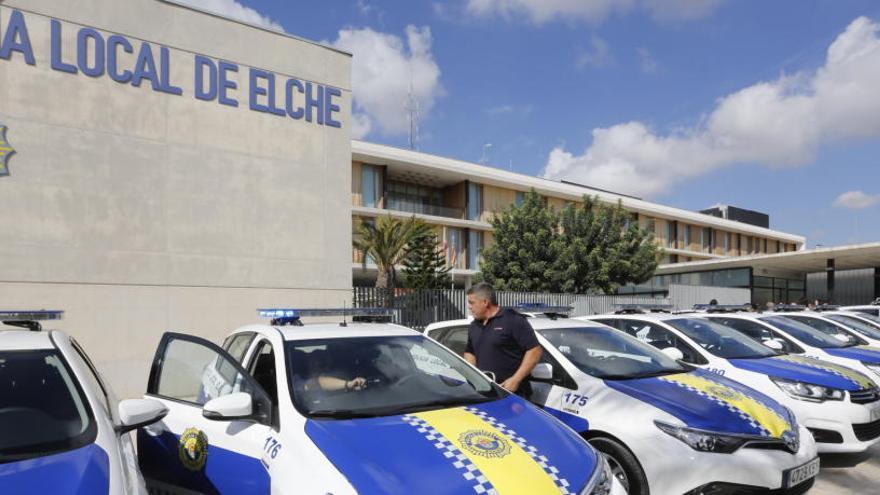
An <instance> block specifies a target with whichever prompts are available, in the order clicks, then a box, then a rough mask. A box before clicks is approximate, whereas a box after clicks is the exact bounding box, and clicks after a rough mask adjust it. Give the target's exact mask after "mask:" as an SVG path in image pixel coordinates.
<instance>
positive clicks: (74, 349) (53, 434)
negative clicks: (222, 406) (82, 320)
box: [0, 311, 167, 495]
mask: <svg viewBox="0 0 880 495" xmlns="http://www.w3.org/2000/svg"><path fill="white" fill-rule="evenodd" d="M62 313H63V312H61V311H0V321H2V323H3V325H0V492H2V493H10V494H12V493H88V494H126V495H128V494H137V495H141V494H143V495H146V493H147V491H146V488H145V486H144V482H143V479H142V478H141V475H140V472H139V471H138V469H137V462H136V458H135V453H134V448H133V445H132V442H131V438H130V436H129V435H128V432H130V431H132V430H135V429H137V428H139V427H142V426H145V425H147V424H150V423H152V422H155V421H158V420H160V419H161V418H162V417H163V416H164V415H165V413H166V412H167V409H166V408H165V407H164V406H163V405H162V404H160V403H159V402H156V401H152V400H143V399H132V400H124V401H121V402H117V400H116V398H115V397H114V396H113V393H112V391H111V390H110V389H109V388H108V387H107V385H106V384H105V382H104V380H103V379H102V378H101V375H100V374H99V373H98V372H97V371H96V370H95V367H94V366H93V365H92V363H91V361H89V358H88V357H87V356H86V354H85V352H83V350H82V348H81V347H80V346H79V344H77V343H76V341H75V340H73V338H71V337H70V336H69V335H67V334H65V333H63V332H60V331H57V330H51V331H42V326H41V325H42V324H41V322H43V321H47V320H58V319H60V318H61V317H62Z"/></svg>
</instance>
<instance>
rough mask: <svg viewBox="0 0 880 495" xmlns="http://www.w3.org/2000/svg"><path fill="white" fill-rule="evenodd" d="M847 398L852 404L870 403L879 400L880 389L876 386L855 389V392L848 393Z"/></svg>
mask: <svg viewBox="0 0 880 495" xmlns="http://www.w3.org/2000/svg"><path fill="white" fill-rule="evenodd" d="M849 400H850V401H852V403H853V404H870V403H872V402H877V401H878V400H880V391H878V390H877V389H876V388H869V389H866V390H856V391H855V392H850V393H849Z"/></svg>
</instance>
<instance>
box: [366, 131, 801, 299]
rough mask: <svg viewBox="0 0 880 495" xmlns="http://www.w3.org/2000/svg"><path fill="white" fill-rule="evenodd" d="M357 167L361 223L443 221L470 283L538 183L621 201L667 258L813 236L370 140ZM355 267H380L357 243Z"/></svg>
mask: <svg viewBox="0 0 880 495" xmlns="http://www.w3.org/2000/svg"><path fill="white" fill-rule="evenodd" d="M351 167H352V181H351V184H352V190H351V205H352V206H351V208H352V223H353V225H357V223H358V222H362V221H365V220H366V221H369V219H371V218H375V217H376V216H379V215H386V214H390V215H392V216H396V217H399V218H408V217H411V216H413V215H415V216H416V217H418V218H421V219H423V220H425V221H426V222H428V223H429V224H431V225H433V226H434V227H435V230H436V232H437V234H438V237H439V239H440V240H441V242H442V244H443V248H444V249H445V251H446V257H447V262H448V263H449V266H450V267H452V272H451V273H452V275H453V279H454V282H455V284H456V285H457V286H462V285H465V286H466V285H468V284H469V283H470V281H471V279H472V277H473V276H474V275H475V274H476V273H477V272H478V271H479V265H480V251H481V250H482V249H483V248H484V247H486V246H490V245H492V243H493V242H494V239H493V236H492V226H491V224H490V220H491V219H492V217H493V216H494V215H495V214H496V212H499V211H501V210H503V209H504V208H506V207H508V206H510V205H515V204H518V203H520V202H521V201H522V200H523V198H524V196H525V193H526V192H528V191H530V190H531V189H534V190H536V191H537V192H538V193H540V194H541V195H543V196H544V197H545V198H546V199H547V202H548V204H549V205H551V206H553V207H554V208H557V209H561V208H564V207H565V206H566V205H567V204H568V203H572V202H580V201H582V198H583V197H584V195H589V196H597V197H598V198H599V199H600V200H601V201H604V202H608V203H617V202H618V201H620V202H621V203H622V204H623V207H624V208H626V209H627V210H628V211H630V212H632V214H633V218H634V219H635V220H636V221H638V223H639V225H640V226H641V227H642V228H645V229H647V230H649V231H651V232H653V233H654V237H655V239H656V242H657V243H658V244H659V245H660V246H661V247H662V248H663V250H664V255H663V258H662V259H661V260H660V263H661V265H671V264H676V263H683V262H691V261H699V260H710V259H723V258H729V257H736V256H747V255H756V254H774V253H784V252H793V251H798V250H800V249H803V247H804V244H805V242H806V240H805V239H804V237H802V236H799V235H793V234H787V233H785V232H780V231H777V230H772V229H769V228H766V227H760V226H756V225H751V224H748V223H743V222H739V221H733V220H728V219H725V218H719V217H717V216H714V215H710V214H704V213H700V212H694V211H688V210H683V209H679V208H673V207H669V206H664V205H661V204H658V203H652V202H650V201H644V200H642V199H639V198H633V197H630V196H625V195H620V194H614V193H610V192H607V191H602V190H598V189H593V188H589V187H585V186H581V185H577V184H573V183H568V182H558V181H551V180H546V179H541V178H537V177H531V176H528V175H523V174H517V173H514V172H509V171H506V170H501V169H496V168H492V167H486V166H482V165H477V164H474V163H469V162H463V161H459V160H453V159H449V158H444V157H439V156H435V155H430V154H426V153H419V152H415V151H411V150H404V149H399V148H394V147H391V146H384V145H379V144H374V143H367V142H362V141H353V142H352V166H351ZM352 270H353V274H354V283H355V285H371V284H372V283H373V281H374V280H375V267H373V266H372V265H371V264H370V263H367V264H366V267H365V266H364V263H363V257H362V255H361V253H359V252H358V251H357V250H353V253H352ZM661 282H662V281H661ZM640 292H642V293H645V292H651V291H648V290H642V291H640ZM661 292H662V291H661Z"/></svg>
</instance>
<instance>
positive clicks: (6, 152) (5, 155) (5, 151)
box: [0, 125, 15, 177]
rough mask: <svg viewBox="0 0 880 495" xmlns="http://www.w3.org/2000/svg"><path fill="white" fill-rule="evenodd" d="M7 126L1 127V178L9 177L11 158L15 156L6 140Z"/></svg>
mask: <svg viewBox="0 0 880 495" xmlns="http://www.w3.org/2000/svg"><path fill="white" fill-rule="evenodd" d="M6 129H7V127H6V126H5V125H0V177H2V176H4V175H9V158H10V157H11V156H12V155H14V154H15V150H14V149H12V145H10V144H9V141H7V140H6Z"/></svg>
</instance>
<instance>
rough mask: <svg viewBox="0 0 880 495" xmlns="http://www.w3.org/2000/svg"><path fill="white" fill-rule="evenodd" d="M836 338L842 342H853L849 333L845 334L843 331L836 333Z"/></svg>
mask: <svg viewBox="0 0 880 495" xmlns="http://www.w3.org/2000/svg"><path fill="white" fill-rule="evenodd" d="M834 338H835V339H837V340H839V341H841V342H846V343H847V344H849V343H850V342H852V340H851V339H850V338H849V335H844V334H842V333H835V334H834Z"/></svg>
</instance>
